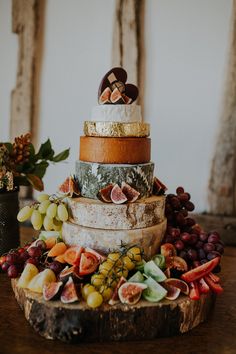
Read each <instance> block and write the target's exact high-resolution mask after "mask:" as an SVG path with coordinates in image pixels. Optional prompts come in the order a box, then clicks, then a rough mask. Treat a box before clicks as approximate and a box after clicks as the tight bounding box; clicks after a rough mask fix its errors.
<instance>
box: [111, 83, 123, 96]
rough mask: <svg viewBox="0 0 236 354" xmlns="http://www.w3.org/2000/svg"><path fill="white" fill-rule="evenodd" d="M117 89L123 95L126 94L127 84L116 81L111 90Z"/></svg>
mask: <svg viewBox="0 0 236 354" xmlns="http://www.w3.org/2000/svg"><path fill="white" fill-rule="evenodd" d="M115 88H117V89H118V90H119V91H120V92H121V93H124V92H125V84H124V83H123V82H122V81H118V80H117V81H114V82H113V83H112V84H111V89H112V91H114V90H115Z"/></svg>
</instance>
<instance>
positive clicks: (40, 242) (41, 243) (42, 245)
mask: <svg viewBox="0 0 236 354" xmlns="http://www.w3.org/2000/svg"><path fill="white" fill-rule="evenodd" d="M36 247H39V248H41V250H43V251H44V250H46V249H47V245H46V243H45V241H43V240H37V242H36Z"/></svg>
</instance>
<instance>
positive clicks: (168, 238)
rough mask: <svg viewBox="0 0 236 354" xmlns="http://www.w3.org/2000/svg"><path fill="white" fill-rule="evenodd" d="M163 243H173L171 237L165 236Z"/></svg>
mask: <svg viewBox="0 0 236 354" xmlns="http://www.w3.org/2000/svg"><path fill="white" fill-rule="evenodd" d="M165 242H166V243H173V242H174V238H173V236H171V235H166V236H165Z"/></svg>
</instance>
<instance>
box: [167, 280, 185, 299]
mask: <svg viewBox="0 0 236 354" xmlns="http://www.w3.org/2000/svg"><path fill="white" fill-rule="evenodd" d="M165 284H168V285H171V286H174V287H175V288H178V289H179V290H180V291H181V293H183V294H185V295H188V293H189V287H188V284H187V283H185V281H183V280H180V279H176V278H168V279H166V280H165V282H164V283H163V285H165Z"/></svg>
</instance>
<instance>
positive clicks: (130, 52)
mask: <svg viewBox="0 0 236 354" xmlns="http://www.w3.org/2000/svg"><path fill="white" fill-rule="evenodd" d="M144 2H145V0H116V11H115V21H114V30H113V49H112V65H113V66H122V67H123V68H124V69H125V70H126V71H127V73H128V82H130V83H133V84H135V85H137V86H138V87H139V91H140V92H139V103H140V104H141V105H143V96H144V95H143V91H144V56H145V51H144Z"/></svg>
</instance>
